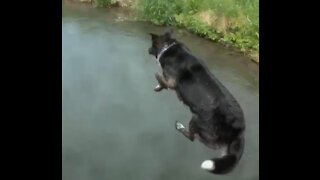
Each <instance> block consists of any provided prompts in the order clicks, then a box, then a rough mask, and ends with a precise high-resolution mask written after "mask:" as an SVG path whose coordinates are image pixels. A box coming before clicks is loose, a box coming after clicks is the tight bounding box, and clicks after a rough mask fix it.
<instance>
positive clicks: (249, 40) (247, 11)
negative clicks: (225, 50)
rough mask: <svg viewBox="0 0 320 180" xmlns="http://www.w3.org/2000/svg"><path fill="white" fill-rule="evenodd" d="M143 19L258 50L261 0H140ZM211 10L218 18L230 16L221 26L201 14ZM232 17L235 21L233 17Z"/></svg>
mask: <svg viewBox="0 0 320 180" xmlns="http://www.w3.org/2000/svg"><path fill="white" fill-rule="evenodd" d="M137 7H138V8H137V9H138V10H139V12H140V15H141V17H142V18H143V19H145V20H148V21H151V22H152V23H154V24H156V25H174V26H179V27H184V28H187V29H189V30H190V31H192V32H194V33H196V34H198V35H200V36H202V37H205V38H208V39H211V40H214V41H218V42H221V43H224V44H231V45H234V46H235V47H238V48H239V49H240V50H241V51H243V52H249V51H259V0H138V2H137ZM206 11H208V12H210V13H211V14H213V15H212V17H214V18H215V20H216V21H219V20H225V19H226V20H227V21H228V23H225V24H227V25H228V26H223V27H224V28H221V27H220V29H219V27H218V26H217V27H215V23H213V24H211V25H210V24H208V23H206V22H205V21H203V19H202V17H201V13H202V12H206ZM232 19H233V21H231V20H232Z"/></svg>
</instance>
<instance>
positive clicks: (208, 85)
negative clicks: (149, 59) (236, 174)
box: [149, 29, 245, 174]
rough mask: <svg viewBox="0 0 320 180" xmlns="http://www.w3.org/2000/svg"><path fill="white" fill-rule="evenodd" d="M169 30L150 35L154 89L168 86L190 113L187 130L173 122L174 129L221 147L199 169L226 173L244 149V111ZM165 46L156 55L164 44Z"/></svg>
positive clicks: (191, 138)
mask: <svg viewBox="0 0 320 180" xmlns="http://www.w3.org/2000/svg"><path fill="white" fill-rule="evenodd" d="M172 33H173V31H172V29H169V30H167V31H166V32H165V34H164V35H155V34H152V33H150V34H151V37H152V46H151V47H150V48H149V54H151V55H154V56H155V57H156V58H157V59H158V58H159V63H160V66H161V68H162V71H163V73H162V75H160V74H157V73H156V79H157V81H158V83H159V85H158V86H157V87H156V88H155V89H154V90H155V91H158V92H159V91H161V90H162V89H168V88H169V89H172V90H175V91H176V93H177V96H178V98H179V99H180V100H181V101H182V102H183V103H184V104H185V105H187V106H189V108H190V110H191V112H192V114H193V115H192V119H191V121H190V123H189V130H187V129H186V128H184V126H183V125H182V124H181V123H178V122H176V129H177V130H178V131H180V132H181V133H182V134H183V135H184V136H185V137H187V138H188V139H189V140H191V141H193V140H194V139H195V138H196V139H198V140H199V141H200V142H202V143H203V144H205V145H206V146H208V147H209V148H212V149H224V150H225V152H224V153H223V154H222V156H221V157H218V158H213V159H211V160H206V161H205V162H203V164H202V165H201V166H202V168H203V169H205V170H207V171H209V172H212V173H215V174H225V173H228V172H230V171H231V170H232V169H233V168H234V167H235V166H236V164H237V163H238V161H239V160H240V158H241V156H242V153H243V149H244V130H245V122H244V114H243V112H242V109H241V107H240V105H239V104H238V102H237V101H236V100H235V98H234V97H233V96H232V95H231V93H229V91H228V90H227V89H226V88H225V87H224V86H223V85H222V84H221V83H220V82H219V81H218V80H217V79H216V78H215V77H214V76H213V74H211V73H210V71H209V70H208V69H207V68H206V66H205V65H204V63H203V62H202V61H200V60H199V59H197V58H196V57H195V56H193V55H192V54H191V53H190V51H189V50H188V49H187V48H186V47H185V46H184V45H183V44H182V43H180V42H178V41H177V40H175V39H173V38H172ZM172 43H175V44H174V45H173V46H171V47H170V48H168V49H167V50H166V51H165V52H164V53H163V54H162V55H161V56H160V57H158V55H159V53H160V52H161V50H162V49H163V48H164V47H168V46H169V45H172Z"/></svg>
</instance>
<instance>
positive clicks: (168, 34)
mask: <svg viewBox="0 0 320 180" xmlns="http://www.w3.org/2000/svg"><path fill="white" fill-rule="evenodd" d="M149 34H150V35H151V39H152V46H151V47H150V48H149V54H151V55H154V56H155V57H156V58H158V54H159V52H160V51H161V49H162V48H163V47H164V46H168V45H170V44H171V43H172V42H174V41H175V40H174V39H172V34H173V29H172V28H168V29H167V30H166V31H165V33H164V34H163V35H156V34H152V33H149Z"/></svg>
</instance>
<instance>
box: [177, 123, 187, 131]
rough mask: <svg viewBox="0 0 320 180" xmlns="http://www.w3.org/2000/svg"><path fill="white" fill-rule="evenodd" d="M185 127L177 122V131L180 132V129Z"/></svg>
mask: <svg viewBox="0 0 320 180" xmlns="http://www.w3.org/2000/svg"><path fill="white" fill-rule="evenodd" d="M184 128H185V127H184V126H183V125H182V124H181V123H179V122H178V121H176V129H177V130H180V129H184Z"/></svg>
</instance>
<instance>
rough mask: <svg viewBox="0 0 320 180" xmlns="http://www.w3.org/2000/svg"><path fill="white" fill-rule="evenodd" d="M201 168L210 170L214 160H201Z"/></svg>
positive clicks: (212, 168)
mask: <svg viewBox="0 0 320 180" xmlns="http://www.w3.org/2000/svg"><path fill="white" fill-rule="evenodd" d="M201 168H202V169H205V170H208V171H212V170H214V162H213V161H212V160H205V161H203V162H202V164H201Z"/></svg>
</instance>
